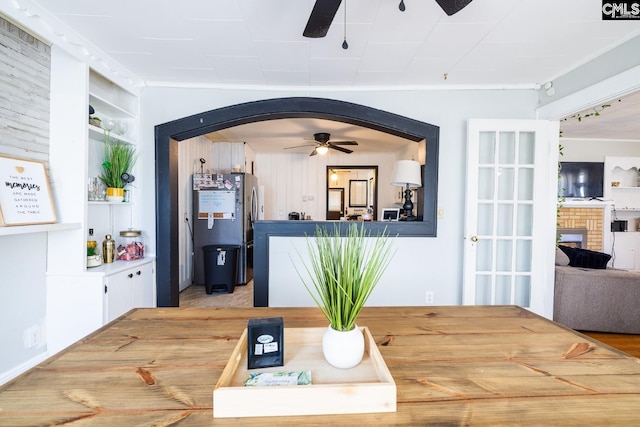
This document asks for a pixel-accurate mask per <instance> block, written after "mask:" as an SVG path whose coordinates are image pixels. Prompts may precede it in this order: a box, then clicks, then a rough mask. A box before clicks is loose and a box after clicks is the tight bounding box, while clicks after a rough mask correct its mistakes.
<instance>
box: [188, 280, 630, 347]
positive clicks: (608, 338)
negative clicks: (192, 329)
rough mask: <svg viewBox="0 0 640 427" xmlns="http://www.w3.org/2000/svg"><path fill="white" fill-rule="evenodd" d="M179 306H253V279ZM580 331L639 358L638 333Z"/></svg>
mask: <svg viewBox="0 0 640 427" xmlns="http://www.w3.org/2000/svg"><path fill="white" fill-rule="evenodd" d="M180 307H253V280H251V281H250V282H249V283H247V284H246V285H245V286H236V287H235V289H234V291H233V292H232V293H230V294H228V293H226V292H214V293H213V294H211V295H207V293H206V292H205V290H204V286H198V285H192V286H189V287H188V288H186V289H185V290H184V291H182V292H181V293H180ZM580 332H581V333H583V334H584V335H587V336H589V337H591V338H593V339H596V340H598V341H600V342H603V343H605V344H607V345H609V346H611V347H613V348H616V349H618V350H620V351H624V352H625V353H628V354H630V355H632V356H634V357H638V358H640V335H627V334H606V333H601V332H588V331H580Z"/></svg>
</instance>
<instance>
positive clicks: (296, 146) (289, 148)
mask: <svg viewBox="0 0 640 427" xmlns="http://www.w3.org/2000/svg"><path fill="white" fill-rule="evenodd" d="M313 146H315V144H304V145H294V146H293V147H284V148H283V150H292V149H294V148H304V147H313Z"/></svg>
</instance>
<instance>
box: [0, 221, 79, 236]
mask: <svg viewBox="0 0 640 427" xmlns="http://www.w3.org/2000/svg"><path fill="white" fill-rule="evenodd" d="M76 228H82V224H80V223H79V222H73V223H56V224H37V225H14V226H9V227H0V236H15V235H17V234H28V233H44V232H48V231H60V230H73V229H76Z"/></svg>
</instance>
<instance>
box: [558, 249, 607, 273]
mask: <svg viewBox="0 0 640 427" xmlns="http://www.w3.org/2000/svg"><path fill="white" fill-rule="evenodd" d="M558 247H559V248H560V249H561V250H562V252H564V253H565V254H567V256H568V257H569V265H570V266H571V267H582V268H598V269H606V268H607V263H608V262H609V260H610V259H611V255H609V254H605V253H602V252H596V251H591V250H589V249H581V248H571V247H569V246H563V245H560V246H558Z"/></svg>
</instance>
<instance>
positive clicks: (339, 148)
mask: <svg viewBox="0 0 640 427" xmlns="http://www.w3.org/2000/svg"><path fill="white" fill-rule="evenodd" d="M329 148H333V149H334V150H338V151H342V152H343V153H347V154H351V153H353V150H349V149H348V148H342V147H338V146H337V145H333V143H331V142H330V143H329Z"/></svg>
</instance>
